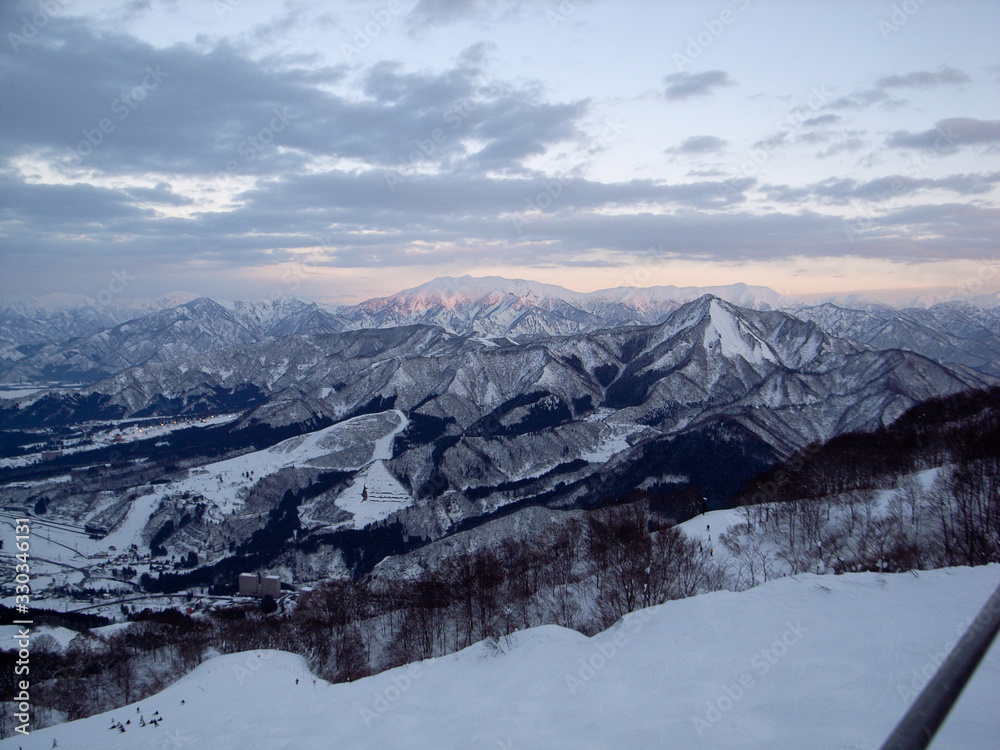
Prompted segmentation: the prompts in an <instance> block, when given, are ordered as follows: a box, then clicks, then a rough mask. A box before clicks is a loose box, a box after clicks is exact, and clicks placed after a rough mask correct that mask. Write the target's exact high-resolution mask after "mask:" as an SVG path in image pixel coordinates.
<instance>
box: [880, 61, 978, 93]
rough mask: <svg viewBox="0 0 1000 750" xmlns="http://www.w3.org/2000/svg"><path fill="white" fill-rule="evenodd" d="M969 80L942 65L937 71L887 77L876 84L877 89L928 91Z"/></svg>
mask: <svg viewBox="0 0 1000 750" xmlns="http://www.w3.org/2000/svg"><path fill="white" fill-rule="evenodd" d="M971 81H972V79H971V78H969V76H968V75H966V74H965V73H964V72H962V71H961V70H958V69H957V68H951V67H949V66H947V65H942V66H941V67H940V68H938V69H937V70H936V71H930V70H918V71H914V72H912V73H906V74H905V75H895V76H885V77H883V78H879V79H878V80H877V81H876V82H875V86H876V88H882V89H890V88H921V89H926V88H930V87H932V86H957V85H961V84H963V83H969V82H971Z"/></svg>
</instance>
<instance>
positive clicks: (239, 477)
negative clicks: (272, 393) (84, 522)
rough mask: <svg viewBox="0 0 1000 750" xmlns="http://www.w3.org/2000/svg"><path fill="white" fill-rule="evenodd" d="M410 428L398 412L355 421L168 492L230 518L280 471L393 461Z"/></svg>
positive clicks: (206, 471) (216, 466)
mask: <svg viewBox="0 0 1000 750" xmlns="http://www.w3.org/2000/svg"><path fill="white" fill-rule="evenodd" d="M407 423H408V420H407V418H406V415H405V414H403V413H402V412H401V411H399V410H398V409H397V410H393V411H388V412H380V413H378V414H365V415H362V416H360V417H354V418H353V419H348V420H345V421H343V422H338V423H337V424H335V425H332V426H330V427H327V428H325V429H322V430H317V431H316V432H310V433H308V434H306V435H300V436H298V437H293V438H289V439H288V440H283V441H282V442H280V443H278V444H277V445H273V446H271V447H270V448H266V449H264V450H261V451H255V452H253V453H247V454H244V455H242V456H237V457H235V458H230V459H227V460H225V461H218V462H216V463H212V464H208V465H206V466H203V467H201V468H199V469H195V470H193V471H192V472H191V476H190V477H188V478H187V479H183V480H181V481H178V482H173V483H172V484H171V485H170V486H169V489H168V490H166V491H169V492H170V493H171V494H176V493H178V492H184V491H191V492H194V493H197V494H200V495H203V496H204V497H206V498H208V499H209V500H210V501H211V502H212V503H213V504H214V505H215V507H216V509H217V510H218V512H221V513H223V514H230V513H233V512H235V511H237V510H239V508H240V507H241V506H242V504H243V500H244V498H245V497H246V495H247V493H249V491H250V488H251V487H252V486H253V485H254V484H256V483H257V482H259V481H260V480H261V479H262V478H263V477H265V476H268V475H270V474H275V473H277V472H279V471H281V470H282V469H286V468H290V467H293V466H314V467H323V468H331V469H341V470H344V469H360V468H362V467H364V466H366V465H367V464H369V463H370V462H371V461H372V460H374V459H378V458H389V457H391V455H392V441H393V438H395V436H396V435H397V434H398V433H399V432H401V431H402V430H403V429H404V428H405V427H406V425H407Z"/></svg>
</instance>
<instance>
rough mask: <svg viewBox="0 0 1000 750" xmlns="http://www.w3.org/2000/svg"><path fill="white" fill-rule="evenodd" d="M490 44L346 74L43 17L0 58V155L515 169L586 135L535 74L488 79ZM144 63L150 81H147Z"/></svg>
mask: <svg viewBox="0 0 1000 750" xmlns="http://www.w3.org/2000/svg"><path fill="white" fill-rule="evenodd" d="M488 52H489V47H488V45H473V46H472V47H470V48H468V49H466V50H465V52H463V53H462V54H461V55H460V56H459V60H458V62H457V63H456V65H455V66H454V67H452V68H450V69H446V70H443V71H440V72H422V73H414V72H408V71H405V70H403V69H402V67H401V66H400V65H399V64H397V63H392V62H382V63H379V64H376V65H374V66H373V67H371V68H369V69H367V70H364V71H362V72H360V73H359V74H355V75H354V77H350V76H351V73H350V72H349V70H348V67H347V66H346V65H342V66H334V67H330V66H322V65H317V64H316V63H315V62H312V61H307V62H308V64H304V63H303V61H301V60H297V59H289V58H281V57H272V58H268V59H266V60H255V59H252V58H250V57H248V56H247V55H246V54H244V53H243V52H241V51H239V50H237V49H235V48H233V47H231V46H228V45H226V44H224V43H223V44H221V45H219V46H217V47H215V48H214V49H211V50H210V51H203V50H201V49H196V48H193V47H189V46H185V45H175V46H172V47H166V48H154V47H152V46H150V45H147V44H145V43H142V42H140V41H138V40H136V39H134V38H132V37H128V36H126V35H121V34H111V33H100V32H96V31H93V30H92V29H90V28H89V27H87V26H86V25H84V24H83V22H82V21H81V20H80V19H72V18H53V20H52V22H51V24H50V25H49V27H47V29H46V35H45V36H44V38H43V37H41V36H40V37H39V38H38V39H37V40H36V41H35V42H33V43H32V44H31V45H29V46H26V47H25V48H23V49H21V50H20V53H19V54H18V55H17V56H16V57H11V56H6V57H0V80H3V81H4V86H5V91H4V95H5V106H4V107H3V108H2V110H0V132H3V133H4V138H3V139H2V141H0V164H2V162H3V161H4V160H6V161H9V160H11V159H13V158H15V157H18V156H22V155H26V154H42V155H43V156H46V157H47V158H49V159H55V160H56V161H58V162H62V163H65V164H67V165H69V166H72V167H74V168H83V169H88V170H97V171H98V172H104V173H109V174H119V175H121V174H132V175H144V174H147V173H157V174H165V173H166V174H173V175H217V174H220V173H226V174H231V175H246V176H251V177H263V176H266V175H270V174H276V173H283V172H289V171H298V170H302V169H306V168H308V165H309V164H310V163H312V162H313V161H314V160H316V159H330V158H334V159H335V158H347V159H355V160H363V161H365V162H367V163H369V164H370V165H372V166H381V167H394V168H399V167H400V166H401V165H404V166H408V165H412V164H413V162H414V161H419V162H420V164H421V165H422V166H426V165H433V166H439V165H450V166H455V164H463V165H464V166H465V167H466V168H470V169H498V170H503V171H507V170H510V171H517V170H520V169H522V164H521V162H522V160H524V159H526V158H528V157H532V156H537V155H540V154H544V153H545V152H546V151H547V150H548V148H550V147H551V146H552V145H553V144H555V143H558V142H561V141H565V140H567V139H574V138H580V137H582V136H581V133H580V132H579V131H578V128H577V121H578V120H579V119H580V118H581V117H582V116H583V115H584V114H585V112H586V111H587V108H588V103H587V102H586V101H582V100H581V101H575V102H564V103H563V102H550V101H547V100H546V99H545V98H544V94H543V91H542V89H541V87H540V86H538V85H537V84H534V83H531V82H528V83H525V84H519V85H517V86H513V85H508V84H504V83H502V82H497V81H490V80H487V79H485V78H484V76H483V74H482V72H481V70H480V62H481V61H482V59H483V57H484V55H486V54H488ZM150 71H158V75H159V79H158V80H157V82H156V83H155V85H152V86H151V87H149V88H148V89H146V90H144V89H142V86H143V84H144V82H147V83H150V82H151V81H152V79H151V78H150ZM333 84H339V85H341V86H343V85H348V86H352V85H353V86H355V88H356V89H357V88H358V86H359V89H360V90H359V93H360V94H361V96H360V97H357V96H351V97H347V96H340V95H337V94H334V93H331V91H330V89H331V85H333ZM102 123H103V124H104V126H105V127H104V128H103V129H104V130H106V131H107V132H102ZM438 131H441V132H440V133H439V132H438ZM436 133H437V134H438V137H437V138H435V134H436ZM442 136H443V138H442ZM472 142H474V143H475V147H474V148H473V147H471V146H470V145H469V144H470V143H472ZM428 143H430V144H431V148H425V147H424V146H426V144H428ZM456 160H457V161H456Z"/></svg>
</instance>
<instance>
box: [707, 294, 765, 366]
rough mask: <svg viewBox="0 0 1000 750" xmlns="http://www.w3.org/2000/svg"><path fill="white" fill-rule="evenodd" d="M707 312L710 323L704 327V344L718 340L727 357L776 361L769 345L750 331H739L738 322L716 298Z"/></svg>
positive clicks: (760, 362)
mask: <svg viewBox="0 0 1000 750" xmlns="http://www.w3.org/2000/svg"><path fill="white" fill-rule="evenodd" d="M709 314H710V316H711V323H710V324H709V325H708V327H707V328H706V329H705V346H709V345H710V344H711V343H712V342H713V341H714V340H718V341H719V344H720V346H721V347H722V353H723V355H724V356H726V357H727V358H729V359H735V358H736V357H742V358H743V359H745V360H746V361H747V362H753V363H755V364H758V365H759V364H762V363H763V362H764V360H768V361H769V362H776V361H777V360H776V359H775V357H774V354H773V353H772V352H771V350H770V347H768V346H767V344H765V343H764V342H763V341H761V340H760V339H758V338H757V337H756V336H754V335H753V334H752V333H749V332H747V333H744V332H743V331H741V330H740V324H739V322H738V321H737V320H736V319H735V318H734V317H733V316H732V315H731V314H730V313H729V312H727V311H726V310H725V309H724V308H723V307H722V305H720V304H719V303H718V302H717V301H716V300H712V303H711V305H710V307H709ZM747 339H750V341H747Z"/></svg>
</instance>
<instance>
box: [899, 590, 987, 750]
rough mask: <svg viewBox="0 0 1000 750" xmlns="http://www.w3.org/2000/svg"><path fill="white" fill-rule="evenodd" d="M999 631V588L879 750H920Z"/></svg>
mask: <svg viewBox="0 0 1000 750" xmlns="http://www.w3.org/2000/svg"><path fill="white" fill-rule="evenodd" d="M998 630H1000V586H998V587H997V590H996V591H994V592H993V595H992V596H990V598H989V599H987V600H986V604H985V605H984V606H983V608H982V609H981V610H980V611H979V614H978V615H977V616H976V619H975V620H973V621H972V624H971V625H970V626H969V628H968V629H967V630H966V631H965V634H964V635H963V636H962V639H961V640H960V641H959V642H958V643H957V644H956V645H955V648H953V649H952V651H951V653H950V654H949V655H948V658H947V659H946V660H945V662H944V664H942V665H941V666H940V668H938V671H937V672H936V673H935V674H934V677H932V678H931V681H930V682H929V683H927V686H926V687H924V689H923V690H922V691H921V692H920V695H919V696H917V700H916V702H914V704H913V705H912V706H911V707H910V710H909V711H907V712H906V716H904V717H903V718H902V719H901V720H900V722H899V724H897V725H896V729H895V730H894V731H893V733H892V734H891V735H890V736H889V739H887V740H886V741H885V744H884V745H882V750H923V748H926V747H927V746H928V745H929V744H930V742H931V740H932V739H934V734H935V733H936V732H937V730H938V728H939V727H940V726H941V724H943V723H944V720H945V718H946V717H947V716H948V712H949V711H951V707H952V706H953V705H955V701H956V700H958V696H959V694H960V693H961V692H962V689H963V688H964V687H965V684H966V683H967V682H968V681H969V678H970V677H972V673H973V672H975V671H976V667H978V666H979V662H980V661H981V660H982V658H983V657H984V656H985V655H986V652H987V651H988V650H989V648H990V644H991V643H992V642H993V638H994V636H996V634H997V631H998Z"/></svg>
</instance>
